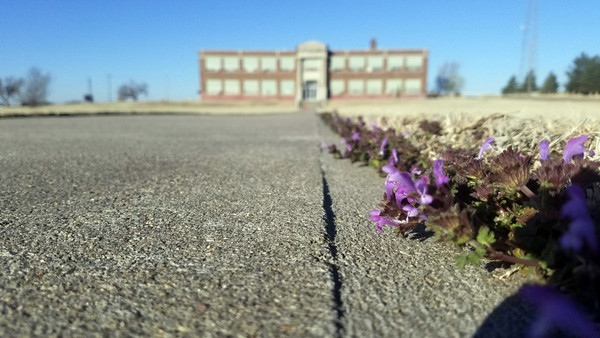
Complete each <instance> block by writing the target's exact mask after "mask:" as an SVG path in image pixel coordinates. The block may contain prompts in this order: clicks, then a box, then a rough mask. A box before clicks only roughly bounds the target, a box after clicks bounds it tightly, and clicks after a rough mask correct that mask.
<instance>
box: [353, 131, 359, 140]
mask: <svg viewBox="0 0 600 338" xmlns="http://www.w3.org/2000/svg"><path fill="white" fill-rule="evenodd" d="M358 140H360V133H359V132H357V131H355V132H354V133H353V134H352V141H358Z"/></svg>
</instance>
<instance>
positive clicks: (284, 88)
mask: <svg viewBox="0 0 600 338" xmlns="http://www.w3.org/2000/svg"><path fill="white" fill-rule="evenodd" d="M279 94H280V95H294V80H281V82H280V83H279Z"/></svg>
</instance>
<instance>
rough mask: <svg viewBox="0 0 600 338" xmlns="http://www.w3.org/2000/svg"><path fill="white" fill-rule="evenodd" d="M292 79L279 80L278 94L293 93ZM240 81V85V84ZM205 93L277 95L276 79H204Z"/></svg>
mask: <svg viewBox="0 0 600 338" xmlns="http://www.w3.org/2000/svg"><path fill="white" fill-rule="evenodd" d="M294 82H295V81H294V80H281V81H279V95H291V96H293V95H294V94H295V93H294ZM240 83H241V86H240ZM205 93H206V94H212V95H218V94H226V95H240V94H244V95H265V96H270V95H277V81H276V80H243V81H241V82H240V80H206V88H205Z"/></svg>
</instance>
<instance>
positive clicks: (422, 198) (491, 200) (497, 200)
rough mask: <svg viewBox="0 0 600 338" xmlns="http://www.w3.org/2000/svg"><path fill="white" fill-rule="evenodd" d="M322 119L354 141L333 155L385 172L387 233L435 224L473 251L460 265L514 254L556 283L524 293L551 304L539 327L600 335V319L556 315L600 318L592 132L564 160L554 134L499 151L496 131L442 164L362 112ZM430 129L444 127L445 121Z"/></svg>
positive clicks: (523, 266)
mask: <svg viewBox="0 0 600 338" xmlns="http://www.w3.org/2000/svg"><path fill="white" fill-rule="evenodd" d="M321 117H322V119H323V120H324V121H325V122H326V123H327V124H329V126H330V127H331V128H332V130H333V131H334V132H337V133H338V134H339V135H340V136H341V137H342V142H343V143H345V145H346V146H345V149H343V150H342V151H340V150H338V149H337V148H336V146H335V145H327V146H326V147H327V149H328V150H329V152H330V153H332V154H333V155H334V156H335V157H336V158H348V159H350V160H351V161H352V162H357V161H360V162H364V163H367V164H368V165H370V166H373V167H375V168H376V169H377V170H379V171H380V172H381V173H382V175H385V177H386V180H385V184H384V190H385V193H384V195H383V200H382V202H381V203H380V205H379V208H377V209H375V210H372V211H371V214H370V219H371V220H372V221H374V222H375V223H376V229H377V230H378V231H379V232H382V229H383V227H385V226H391V227H394V228H395V229H396V231H397V233H398V234H399V235H402V236H407V233H408V232H410V231H412V230H414V229H415V228H416V227H417V225H419V224H425V225H426V227H427V228H428V229H429V230H432V231H434V232H435V237H436V238H437V239H438V240H441V241H446V242H451V243H454V244H456V245H458V246H468V247H470V248H471V250H470V251H469V252H468V253H466V254H462V255H460V256H458V257H457V258H456V262H457V264H458V265H459V266H460V267H464V266H465V265H467V264H473V265H479V264H480V261H481V259H483V258H487V259H491V260H498V261H504V262H507V263H510V264H513V265H515V266H516V267H518V269H519V270H520V272H521V273H523V274H525V275H527V276H528V277H530V278H531V279H532V280H535V281H537V282H538V283H540V284H547V285H548V286H543V287H542V286H536V287H533V286H531V287H526V288H524V289H523V290H522V295H523V297H524V298H526V299H529V300H530V301H532V303H534V304H538V305H540V306H542V307H544V306H545V308H544V310H543V311H541V315H540V320H539V321H538V322H537V324H536V325H537V327H534V328H532V330H533V331H535V332H533V331H532V334H539V333H540V332H546V331H544V330H546V329H547V326H548V325H558V326H559V328H562V329H564V330H570V331H571V332H573V333H581V334H584V335H585V334H589V333H590V332H596V331H589V328H590V327H591V328H592V330H593V325H591V326H590V325H587V324H585V325H584V324H581V327H582V328H586V329H585V330H588V331H580V332H577V331H576V330H575V331H574V326H573V325H569V324H568V323H567V321H564V320H563V321H561V322H558V321H555V320H553V319H552V318H557V317H560V316H570V318H571V317H573V318H577V319H573V320H574V321H583V322H587V321H589V320H590V318H591V319H592V320H595V321H598V320H600V248H599V241H600V238H599V234H600V222H599V221H600V213H599V211H600V196H598V195H594V194H593V192H598V191H600V174H599V170H598V168H600V162H596V161H593V160H590V159H589V158H586V156H585V155H586V154H589V155H592V156H593V155H594V154H593V152H591V151H588V150H587V149H586V148H585V143H586V141H587V139H588V136H587V135H582V136H579V137H576V138H572V139H571V140H569V141H568V142H567V144H566V146H565V148H564V150H563V154H562V158H558V157H557V156H556V154H553V156H554V158H552V156H551V154H550V152H549V150H548V141H547V140H542V142H540V144H539V150H540V154H539V156H533V155H527V154H522V153H521V152H520V151H519V150H517V149H514V148H512V147H508V149H506V150H503V151H499V150H497V149H496V147H495V146H494V139H493V138H488V139H486V140H485V141H484V142H483V143H482V144H481V147H480V148H479V149H453V148H448V149H446V151H445V152H443V153H442V154H440V157H439V158H437V159H434V160H433V161H432V159H430V158H426V157H425V156H424V155H422V154H421V152H420V148H419V147H418V146H417V145H413V144H411V142H410V141H409V140H408V139H407V138H406V137H405V135H402V134H398V133H396V131H395V130H393V129H387V130H384V129H382V128H380V127H378V126H377V125H374V124H373V125H371V126H369V127H367V126H366V125H365V123H364V122H363V120H362V119H361V118H359V119H358V121H356V122H354V121H353V120H351V119H343V118H341V117H340V116H338V115H337V114H329V113H325V114H322V115H321ZM420 127H421V129H422V130H424V131H425V132H428V133H439V131H440V130H439V128H438V127H439V125H436V124H435V123H429V122H422V123H421V124H420ZM536 157H537V158H536ZM590 211H592V213H590ZM549 287H554V288H558V289H560V290H561V291H562V292H563V293H566V294H568V295H569V296H571V298H572V299H574V300H575V302H573V303H572V304H571V303H570V302H571V301H570V300H567V301H564V300H563V298H561V297H563V296H562V295H561V294H559V293H557V292H555V291H553V290H550V289H547V288H549ZM547 297H549V298H547ZM548 304H550V305H548ZM556 304H559V305H560V304H568V306H567V305H565V306H559V305H556ZM555 305H556V306H555ZM548 307H551V309H548ZM579 308H581V309H583V311H580V310H579ZM582 313H588V314H591V315H590V316H587V315H585V316H584V315H582ZM583 322H582V323H583ZM544 323H546V324H544ZM561 323H563V324H564V325H562V326H561ZM544 325H545V326H544ZM586 325H587V326H586ZM575 329H576V327H575ZM536 330H537V331H536ZM582 330H583V329H582ZM596 333H597V332H596Z"/></svg>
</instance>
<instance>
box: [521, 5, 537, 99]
mask: <svg viewBox="0 0 600 338" xmlns="http://www.w3.org/2000/svg"><path fill="white" fill-rule="evenodd" d="M537 13H538V1H537V0H528V2H527V10H526V12H525V23H524V24H523V26H521V29H522V30H523V43H522V46H521V71H520V73H521V76H525V80H526V81H527V95H531V91H532V89H533V88H532V87H533V83H532V81H531V80H533V79H532V77H531V76H530V75H533V71H534V69H535V63H536V58H537V44H538V40H537ZM525 68H527V70H525Z"/></svg>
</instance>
